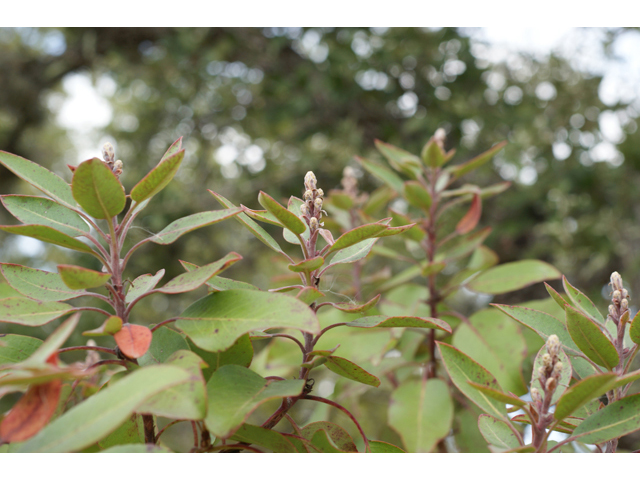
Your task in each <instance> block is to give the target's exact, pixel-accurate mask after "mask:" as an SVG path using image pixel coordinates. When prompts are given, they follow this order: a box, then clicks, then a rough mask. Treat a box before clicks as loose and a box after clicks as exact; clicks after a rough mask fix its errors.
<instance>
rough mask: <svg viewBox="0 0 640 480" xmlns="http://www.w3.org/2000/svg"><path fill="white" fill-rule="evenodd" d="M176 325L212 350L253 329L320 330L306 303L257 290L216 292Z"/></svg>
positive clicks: (216, 349)
mask: <svg viewBox="0 0 640 480" xmlns="http://www.w3.org/2000/svg"><path fill="white" fill-rule="evenodd" d="M282 312H286V315H283V314H282ZM176 326H177V327H178V328H179V329H180V330H182V331H183V332H184V333H185V334H187V335H188V336H189V337H190V338H191V340H193V343H195V344H196V345H197V346H199V347H200V348H203V349H204V350H208V351H212V352H219V351H222V350H225V349H227V348H229V347H230V346H231V345H233V343H234V342H235V341H236V339H238V338H239V337H240V336H242V335H243V334H245V333H248V332H250V331H252V330H263V329H265V328H295V329H298V330H302V331H305V332H311V333H318V332H319V331H320V325H319V323H318V319H317V318H316V316H315V314H314V313H313V312H312V311H311V310H310V309H309V307H308V306H307V305H305V304H304V303H302V302H300V301H299V300H297V299H295V298H292V297H289V296H287V295H284V294H278V293H268V292H261V291H253V290H224V291H222V292H214V293H212V294H210V295H208V296H206V297H204V298H202V299H200V300H198V301H197V302H195V303H194V304H192V305H191V306H190V307H188V308H187V309H186V310H185V311H184V312H183V313H182V314H181V315H180V319H179V320H178V321H177V322H176Z"/></svg>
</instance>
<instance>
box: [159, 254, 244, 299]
mask: <svg viewBox="0 0 640 480" xmlns="http://www.w3.org/2000/svg"><path fill="white" fill-rule="evenodd" d="M241 259H242V257H241V256H240V255H238V254H237V253H235V252H231V253H228V254H227V255H225V256H224V257H222V258H221V259H220V260H218V261H216V262H213V263H210V264H209V265H205V266H203V267H199V268H196V269H194V270H191V271H190V272H186V273H183V274H182V275H178V276H177V277H175V278H174V279H172V280H170V281H168V282H167V283H165V284H164V285H163V286H162V287H160V288H158V289H157V291H158V292H161V293H168V294H175V293H183V292H190V291H191V290H195V289H196V288H198V287H199V286H200V285H202V284H204V283H205V282H206V281H207V280H209V279H210V278H211V277H213V276H215V275H217V274H218V273H220V272H224V271H225V270H226V269H227V268H229V267H230V266H231V265H233V264H234V263H236V262H237V261H238V260H241Z"/></svg>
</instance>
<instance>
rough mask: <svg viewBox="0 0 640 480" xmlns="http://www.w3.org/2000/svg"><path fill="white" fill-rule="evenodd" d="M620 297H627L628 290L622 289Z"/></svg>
mask: <svg viewBox="0 0 640 480" xmlns="http://www.w3.org/2000/svg"><path fill="white" fill-rule="evenodd" d="M622 298H629V292H628V291H627V289H626V288H623V289H622Z"/></svg>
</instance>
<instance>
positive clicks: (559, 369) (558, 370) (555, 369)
mask: <svg viewBox="0 0 640 480" xmlns="http://www.w3.org/2000/svg"><path fill="white" fill-rule="evenodd" d="M562 367H563V365H562V362H557V363H556V364H555V365H554V366H553V375H554V376H555V377H560V374H561V373H562Z"/></svg>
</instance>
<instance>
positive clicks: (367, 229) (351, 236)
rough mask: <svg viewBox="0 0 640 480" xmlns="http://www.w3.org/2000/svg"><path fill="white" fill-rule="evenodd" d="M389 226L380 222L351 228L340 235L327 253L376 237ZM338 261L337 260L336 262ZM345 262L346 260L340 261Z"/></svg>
mask: <svg viewBox="0 0 640 480" xmlns="http://www.w3.org/2000/svg"><path fill="white" fill-rule="evenodd" d="M386 229H387V226H386V225H383V224H380V223H370V224H367V225H362V226H360V227H356V228H354V229H352V230H349V231H348V232H346V233H343V234H342V235H340V237H338V239H337V240H336V241H335V243H334V244H333V245H331V247H330V248H329V250H327V253H326V255H329V254H330V253H333V252H337V251H338V250H342V249H345V248H348V247H351V246H352V245H356V244H358V243H359V242H362V241H363V240H367V239H368V238H371V237H375V236H376V235H377V234H378V233H380V232H382V231H383V230H386ZM336 263H337V262H336ZM340 263H345V262H340Z"/></svg>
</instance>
